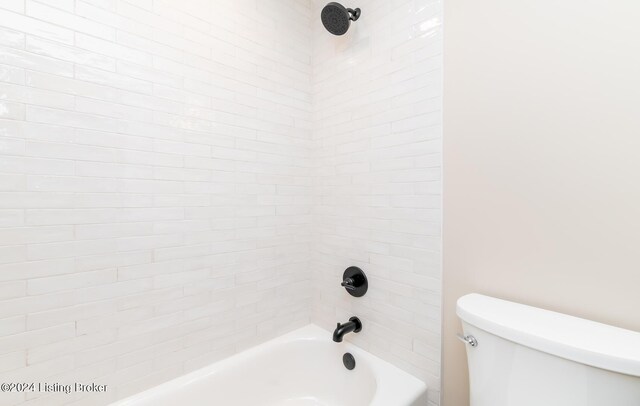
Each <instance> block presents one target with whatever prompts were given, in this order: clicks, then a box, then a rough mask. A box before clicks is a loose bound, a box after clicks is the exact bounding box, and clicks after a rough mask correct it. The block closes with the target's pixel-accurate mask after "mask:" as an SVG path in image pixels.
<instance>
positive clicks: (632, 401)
mask: <svg viewBox="0 0 640 406" xmlns="http://www.w3.org/2000/svg"><path fill="white" fill-rule="evenodd" d="M629 311H635V312H637V311H638V310H637V309H629ZM457 314H458V317H460V319H461V320H462V325H463V329H464V335H461V336H460V338H461V339H462V340H463V341H465V342H466V344H467V358H468V361H469V380H470V393H471V394H470V396H471V406H640V333H638V332H633V331H629V330H624V329H621V328H616V327H612V326H608V325H606V324H601V323H596V322H593V321H589V320H585V319H580V318H577V317H572V316H567V315H565V314H561V313H555V312H550V311H547V310H542V309H538V308H535V307H531V306H525V305H522V304H517V303H512V302H508V301H505V300H500V299H495V298H492V297H488V296H483V295H479V294H470V295H467V296H464V297H461V298H460V299H458V306H457ZM638 314H640V313H638ZM639 317H640V316H639Z"/></svg>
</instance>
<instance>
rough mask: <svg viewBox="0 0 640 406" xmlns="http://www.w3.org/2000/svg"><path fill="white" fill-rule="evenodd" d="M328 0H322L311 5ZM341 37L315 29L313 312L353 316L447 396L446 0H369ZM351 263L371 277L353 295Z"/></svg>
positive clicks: (435, 398)
mask: <svg viewBox="0 0 640 406" xmlns="http://www.w3.org/2000/svg"><path fill="white" fill-rule="evenodd" d="M325 4H326V1H323V0H314V10H313V14H314V15H319V13H320V10H321V9H322V7H323V6H324V5H325ZM344 4H345V6H348V7H352V8H355V7H360V8H362V16H361V17H360V19H359V20H358V21H357V22H355V23H352V25H351V28H350V30H349V32H348V33H347V34H346V35H345V36H343V37H334V36H332V35H331V34H329V33H328V32H327V31H326V30H325V29H324V28H323V27H322V25H321V24H320V23H319V22H318V21H314V33H313V49H314V53H313V100H314V108H313V114H314V121H313V123H314V127H313V128H314V157H315V161H316V168H315V169H316V172H315V177H314V180H315V183H314V198H315V202H316V204H315V206H314V216H315V223H314V247H313V257H312V258H313V261H312V267H313V272H314V285H315V287H316V290H315V295H314V299H315V300H314V306H313V320H314V321H315V322H317V323H318V324H320V325H321V326H323V327H325V328H327V329H333V328H334V327H335V323H336V321H341V322H343V321H346V320H348V319H349V317H351V316H353V315H357V316H358V317H359V318H360V319H361V320H362V322H363V330H362V332H361V333H359V334H357V335H353V334H352V335H348V336H347V339H348V340H351V341H353V342H355V343H357V344H358V345H360V346H361V347H363V348H365V349H367V350H369V351H371V352H372V353H374V354H376V355H378V356H380V357H381V358H383V359H386V360H387V361H389V362H391V363H393V364H395V365H397V366H399V367H400V368H402V369H404V370H406V371H408V372H410V373H412V374H414V375H416V376H417V377H419V378H421V379H423V380H424V381H426V382H427V383H428V385H429V403H430V405H438V404H439V403H440V400H439V398H440V389H439V388H440V326H441V316H440V309H441V304H440V303H441V214H442V213H441V137H442V118H441V113H442V112H441V105H442V98H441V95H442V91H441V87H442V80H441V76H442V31H441V24H442V3H441V1H440V0H362V1H351V2H349V3H348V4H347V3H344ZM349 265H356V266H359V267H361V268H362V269H363V270H364V271H365V273H366V274H367V276H368V278H369V283H370V288H369V292H368V293H367V295H365V296H364V297H362V298H359V299H354V298H352V297H351V296H349V295H348V294H347V293H346V292H345V291H344V290H343V289H340V286H339V283H340V280H341V277H342V272H343V271H344V269H345V268H346V267H347V266H349Z"/></svg>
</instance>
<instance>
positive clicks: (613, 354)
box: [457, 293, 640, 377]
mask: <svg viewBox="0 0 640 406" xmlns="http://www.w3.org/2000/svg"><path fill="white" fill-rule="evenodd" d="M457 314H458V317H460V319H462V320H463V321H464V322H466V323H468V324H470V325H472V326H475V327H477V328H479V329H482V330H485V331H487V332H489V333H491V334H493V335H496V336H498V337H502V338H504V339H506V340H509V341H513V342H515V343H517V344H520V345H524V346H526V347H530V348H533V349H536V350H539V351H542V352H545V353H548V354H552V355H555V356H558V357H561V358H565V359H569V360H572V361H575V362H579V363H581V364H585V365H590V366H593V367H597V368H602V369H606V370H609V371H613V372H618V373H622V374H627V375H632V376H638V377H640V333H638V332H634V331H631V330H625V329H622V328H618V327H613V326H609V325H607V324H602V323H597V322H595V321H591V320H586V319H581V318H578V317H573V316H568V315H566V314H562V313H556V312H552V311H549V310H543V309H539V308H536V307H532V306H527V305H523V304H519V303H513V302H509V301H506V300H501V299H496V298H493V297H489V296H484V295H480V294H477V293H472V294H470V295H466V296H463V297H461V298H460V299H458V305H457ZM479 345H482V343H479Z"/></svg>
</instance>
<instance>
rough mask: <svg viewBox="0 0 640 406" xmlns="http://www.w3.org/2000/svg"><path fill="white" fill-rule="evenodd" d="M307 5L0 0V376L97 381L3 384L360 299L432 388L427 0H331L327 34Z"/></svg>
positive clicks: (119, 383) (108, 372)
mask: <svg viewBox="0 0 640 406" xmlns="http://www.w3.org/2000/svg"><path fill="white" fill-rule="evenodd" d="M322 5H324V4H323V3H322V2H320V1H315V0H313V1H307V0H215V1H211V0H55V1H54V0H3V1H0V381H15V380H20V381H22V380H27V381H45V382H65V381H80V382H86V381H90V382H97V383H104V384H108V385H109V391H108V392H107V393H106V394H103V395H91V396H90V397H87V398H81V396H79V395H78V394H71V395H66V394H65V395H57V396H41V395H38V394H32V393H30V394H17V393H13V394H6V393H5V394H0V399H1V400H2V402H0V403H2V404H3V405H5V404H7V405H14V404H22V403H24V402H25V401H28V403H27V404H28V405H30V406H35V405H46V406H50V405H53V406H55V405H57V404H69V403H71V404H77V405H83V404H104V403H106V402H108V401H111V400H113V399H116V398H121V397H123V396H127V395H129V394H131V393H134V392H137V391H140V390H142V389H144V388H147V387H149V386H153V385H156V384H158V383H160V382H162V381H165V380H167V379H170V378H172V377H174V376H176V375H180V374H183V373H184V372H187V371H190V370H193V369H196V368H198V367H201V366H203V365H206V364H208V363H210V362H212V361H215V360H217V359H219V358H222V357H226V356H228V355H231V354H233V353H235V352H238V351H241V350H242V349H244V348H246V347H247V346H250V345H252V344H255V343H258V342H261V341H264V340H266V339H268V338H271V337H273V336H276V335H279V334H281V333H283V332H286V331H288V330H291V329H293V328H296V327H299V326H302V325H304V324H307V323H308V322H309V321H310V319H311V320H312V321H315V322H317V323H319V324H321V325H323V326H324V327H326V328H328V329H332V328H333V327H334V325H335V322H336V321H345V320H347V319H348V317H349V316H351V315H352V314H357V315H358V316H360V317H361V319H362V320H363V322H364V324H365V328H364V330H363V332H362V333H360V334H358V335H357V336H355V335H354V336H352V337H350V338H349V339H355V341H357V342H358V344H359V345H361V346H363V347H364V348H366V349H368V350H370V351H372V352H373V353H375V354H376V355H379V356H381V357H382V358H384V359H387V360H388V361H390V362H392V363H393V364H395V365H397V366H399V367H401V368H403V369H404V370H406V371H409V372H410V373H412V374H414V375H416V376H418V377H419V378H421V379H424V380H426V381H427V382H428V384H429V386H430V396H431V403H432V404H433V405H436V404H438V397H439V393H438V390H439V389H438V388H439V382H438V381H439V369H440V367H439V363H440V357H439V346H440V333H439V332H440V224H439V222H440V205H439V202H440V131H441V129H440V111H439V110H440V102H441V101H440V93H441V92H440V74H441V71H440V69H441V66H440V64H441V59H440V52H441V51H440V43H441V34H440V22H441V21H440V3H439V2H437V1H423V0H407V1H397V0H385V1H376V0H362V1H360V2H359V3H357V4H356V3H354V4H346V3H345V5H347V6H350V7H356V6H358V7H361V8H362V9H363V17H362V19H361V20H360V21H358V22H357V23H355V24H354V25H353V26H352V28H351V30H350V31H349V33H348V34H347V35H345V36H344V37H334V36H331V35H330V34H328V33H327V32H326V31H325V30H324V29H323V28H322V26H321V24H320V21H319V18H318V15H319V12H320V8H321V6H322ZM354 264H355V265H359V266H361V267H362V268H364V269H365V271H366V272H367V274H368V275H369V279H370V283H371V285H370V286H371V287H370V291H369V293H368V294H367V296H365V297H364V298H361V299H353V298H351V297H350V296H348V295H346V293H345V292H344V290H342V289H341V288H340V287H339V281H340V276H341V273H342V270H343V269H344V268H346V267H347V266H349V265H354ZM312 278H313V283H314V284H315V286H312V285H311V282H312Z"/></svg>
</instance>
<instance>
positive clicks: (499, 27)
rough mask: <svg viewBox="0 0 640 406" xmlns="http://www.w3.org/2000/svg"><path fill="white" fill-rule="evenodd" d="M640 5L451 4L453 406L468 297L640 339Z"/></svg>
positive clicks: (459, 396)
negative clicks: (556, 314)
mask: <svg viewBox="0 0 640 406" xmlns="http://www.w3.org/2000/svg"><path fill="white" fill-rule="evenodd" d="M638 21H640V3H638V2H637V1H636V0H612V1H604V2H603V1H594V0H580V1H578V0H567V1H562V2H559V1H552V0H520V1H517V2H513V1H510V0H485V1H477V0H447V1H445V49H444V54H445V70H444V72H445V75H444V76H445V84H444V89H445V91H444V185H445V186H444V399H443V400H444V402H443V404H444V405H445V406H465V405H467V404H468V400H467V399H468V393H467V389H466V388H467V371H466V357H465V353H464V347H463V345H462V344H461V343H459V342H458V341H457V340H455V332H456V331H458V330H460V326H459V322H458V320H457V318H456V317H455V301H456V299H457V298H458V297H460V296H461V295H464V294H466V293H469V292H480V293H484V294H489V295H493V296H497V297H501V298H505V299H509V300H514V301H519V302H523V303H527V304H532V305H535V306H539V307H543V308H548V309H552V310H556V311H561V312H565V313H569V314H573V315H576V316H580V317H586V318H589V319H593V320H597V321H601V322H605V323H609V324H613V325H617V326H621V327H625V328H629V329H633V330H640V311H639V310H638V309H640V24H639V23H638Z"/></svg>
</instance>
